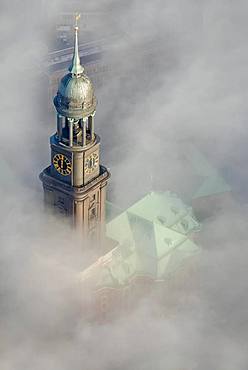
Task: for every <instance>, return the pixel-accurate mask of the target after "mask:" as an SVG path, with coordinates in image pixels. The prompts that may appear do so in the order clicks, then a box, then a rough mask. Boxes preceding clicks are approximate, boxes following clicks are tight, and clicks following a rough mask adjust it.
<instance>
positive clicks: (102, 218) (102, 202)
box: [100, 182, 107, 238]
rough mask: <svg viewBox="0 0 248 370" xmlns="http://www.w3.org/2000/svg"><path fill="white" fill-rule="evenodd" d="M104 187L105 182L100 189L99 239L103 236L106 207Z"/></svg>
mask: <svg viewBox="0 0 248 370" xmlns="http://www.w3.org/2000/svg"><path fill="white" fill-rule="evenodd" d="M106 186H107V183H106V182H105V183H104V184H103V185H102V186H101V188H100V228H101V237H103V238H104V236H105V205H106Z"/></svg>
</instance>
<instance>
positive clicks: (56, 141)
mask: <svg viewBox="0 0 248 370" xmlns="http://www.w3.org/2000/svg"><path fill="white" fill-rule="evenodd" d="M77 20H78V17H76V26H75V43H74V54H73V58H72V62H71V65H70V67H69V73H68V74H66V75H65V76H64V77H63V78H62V79H61V81H60V84H59V87H58V92H57V95H56V96H55V98H54V105H55V108H56V111H57V131H56V133H55V134H54V135H52V136H51V138H50V146H51V164H50V166H48V167H47V168H46V169H45V170H44V171H43V172H42V173H41V174H40V179H41V181H42V183H43V188H44V197H45V203H46V204H48V205H50V206H52V207H54V208H55V209H57V210H58V211H60V212H61V213H63V214H65V215H68V216H70V217H71V220H72V224H73V226H74V227H75V228H77V229H78V230H79V231H80V232H82V234H83V235H84V236H86V237H93V238H94V239H95V240H100V239H101V237H103V235H104V233H105V199H106V185H107V180H108V179H109V177H110V173H109V172H108V170H107V169H106V168H105V167H104V166H102V165H100V149H99V147H100V138H99V136H98V135H96V133H95V128H94V117H95V111H96V103H97V102H96V98H95V95H94V89H93V85H92V83H91V81H90V79H89V78H88V77H87V76H86V74H85V72H84V68H83V66H82V65H81V63H80V58H79V51H78V25H77Z"/></svg>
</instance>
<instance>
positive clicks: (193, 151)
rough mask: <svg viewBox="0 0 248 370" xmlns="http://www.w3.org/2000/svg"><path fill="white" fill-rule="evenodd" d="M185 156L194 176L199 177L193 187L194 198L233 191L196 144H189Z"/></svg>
mask: <svg viewBox="0 0 248 370" xmlns="http://www.w3.org/2000/svg"><path fill="white" fill-rule="evenodd" d="M185 156H186V158H187V160H188V162H189V163H190V165H191V167H192V171H193V177H195V178H196V179H197V181H195V186H193V187H192V192H191V198H192V199H196V198H200V197H206V196H209V195H213V194H220V193H225V192H229V191H231V187H230V186H229V185H228V184H227V183H226V181H225V179H224V178H223V177H222V176H221V175H220V173H219V172H218V171H217V170H216V168H214V167H213V166H212V165H211V163H210V162H209V161H208V160H207V158H206V157H205V156H204V155H203V154H202V153H201V152H200V151H199V150H198V149H197V148H196V147H195V146H194V145H189V146H187V150H186V151H185Z"/></svg>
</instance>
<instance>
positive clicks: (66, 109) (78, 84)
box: [54, 73, 96, 119]
mask: <svg viewBox="0 0 248 370" xmlns="http://www.w3.org/2000/svg"><path fill="white" fill-rule="evenodd" d="M54 105H55V107H56V109H57V111H58V112H59V113H60V114H61V115H63V116H66V117H71V118H77V119H79V118H82V117H87V116H89V115H90V114H92V113H93V112H94V111H95V109H96V98H95V95H94V88H93V85H92V82H91V81H90V79H89V78H88V77H87V76H86V75H85V74H81V75H80V76H78V77H74V76H73V75H72V74H71V73H68V74H67V75H65V76H64V77H63V78H62V80H61V82H60V84H59V88H58V92H57V95H56V96H55V98H54Z"/></svg>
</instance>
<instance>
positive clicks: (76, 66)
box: [69, 14, 84, 76]
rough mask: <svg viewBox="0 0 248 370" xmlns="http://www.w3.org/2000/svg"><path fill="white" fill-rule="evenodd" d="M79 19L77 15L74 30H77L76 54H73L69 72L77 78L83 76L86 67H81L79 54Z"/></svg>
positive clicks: (75, 40)
mask: <svg viewBox="0 0 248 370" xmlns="http://www.w3.org/2000/svg"><path fill="white" fill-rule="evenodd" d="M79 18H80V14H76V16H75V21H76V22H75V27H74V30H75V39H74V53H73V58H72V62H71V65H70V67H69V72H71V74H73V75H75V76H78V75H81V74H82V73H83V71H84V67H83V66H81V63H80V57H79V52H78V20H79Z"/></svg>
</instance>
